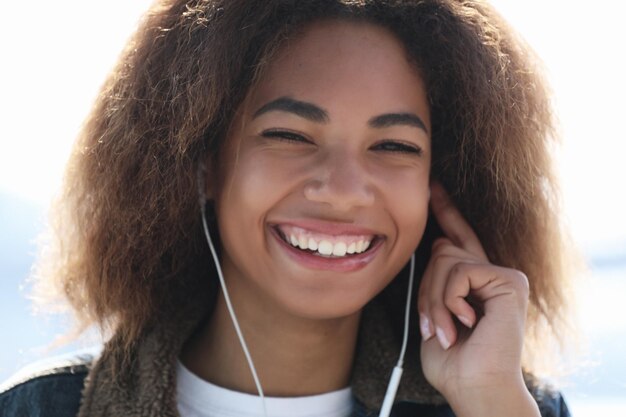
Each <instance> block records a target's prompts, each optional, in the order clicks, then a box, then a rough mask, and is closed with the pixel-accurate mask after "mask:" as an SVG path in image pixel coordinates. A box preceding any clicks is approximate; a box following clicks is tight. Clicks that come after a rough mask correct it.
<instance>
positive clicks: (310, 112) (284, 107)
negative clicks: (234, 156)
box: [252, 96, 428, 133]
mask: <svg viewBox="0 0 626 417" xmlns="http://www.w3.org/2000/svg"><path fill="white" fill-rule="evenodd" d="M271 111H284V112H288V113H293V114H295V115H297V116H300V117H303V118H305V119H308V120H310V121H312V122H316V123H328V121H329V120H330V118H329V117H328V112H327V111H326V110H324V109H322V108H321V107H319V106H317V105H315V104H313V103H309V102H306V101H300V100H296V99H294V98H291V97H287V96H284V97H279V98H277V99H276V100H272V101H270V102H269V103H266V104H264V105H263V106H261V108H260V109H258V110H257V111H256V112H255V113H254V115H252V118H253V119H255V118H257V117H259V116H261V115H262V114H265V113H268V112H271ZM367 124H368V125H369V126H370V127H373V128H377V129H382V128H386V127H391V126H398V125H400V126H412V127H417V128H419V129H422V130H423V131H424V132H426V133H428V129H427V128H426V124H425V123H424V122H423V121H422V119H421V118H420V117H419V116H418V115H416V114H414V113H385V114H381V115H378V116H374V117H372V118H371V119H369V120H368V122H367Z"/></svg>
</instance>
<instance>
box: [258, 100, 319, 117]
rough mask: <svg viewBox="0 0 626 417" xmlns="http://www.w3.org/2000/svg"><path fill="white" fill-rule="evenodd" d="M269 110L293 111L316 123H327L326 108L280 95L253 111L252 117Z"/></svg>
mask: <svg viewBox="0 0 626 417" xmlns="http://www.w3.org/2000/svg"><path fill="white" fill-rule="evenodd" d="M270 111H284V112H288V113H293V114H296V115H298V116H300V117H303V118H305V119H308V120H311V121H312V122H316V123H327V122H328V120H329V117H328V113H327V112H326V110H324V109H322V108H320V107H318V106H316V105H315V104H312V103H307V102H305V101H300V100H296V99H293V98H291V97H280V98H277V99H276V100H273V101H270V102H269V103H267V104H264V105H263V106H262V107H261V108H260V109H258V110H257V111H256V112H255V113H254V115H253V116H252V118H253V119H254V118H256V117H259V116H260V115H262V114H265V113H267V112H270Z"/></svg>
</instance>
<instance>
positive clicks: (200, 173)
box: [198, 165, 268, 417]
mask: <svg viewBox="0 0 626 417" xmlns="http://www.w3.org/2000/svg"><path fill="white" fill-rule="evenodd" d="M198 188H199V194H200V211H201V214H202V226H203V228H204V235H205V236H206V239H207V242H208V244H209V249H210V250H211V256H212V257H213V262H215V268H216V269H217V275H218V277H219V280H220V285H221V287H222V292H223V293H224V300H225V301H226V307H227V308H228V313H229V314H230V318H231V320H232V322H233V326H234V327H235V332H236V333H237V337H238V338H239V343H240V344H241V348H242V349H243V353H244V355H245V356H246V361H248V367H249V368H250V372H251V373H252V378H253V379H254V384H255V385H256V389H257V391H258V392H259V397H260V398H261V403H262V404H263V415H264V416H265V417H268V414H267V405H266V403H265V395H264V394H263V387H261V381H260V380H259V376H258V375H257V372H256V368H255V367H254V362H253V361H252V356H251V355H250V351H249V350H248V345H246V341H245V339H244V337H243V333H242V331H241V328H240V327H239V322H238V321H237V315H236V314H235V309H234V308H233V305H232V303H231V301H230V296H229V295H228V289H227V288H226V281H225V280H224V274H223V273H222V267H221V265H220V262H219V259H218V256H217V251H216V250H215V246H214V245H213V240H212V239H211V234H210V233H209V225H208V222H207V220H206V208H205V204H206V198H205V194H204V166H203V165H200V169H199V170H198Z"/></svg>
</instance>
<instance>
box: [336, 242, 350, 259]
mask: <svg viewBox="0 0 626 417" xmlns="http://www.w3.org/2000/svg"><path fill="white" fill-rule="evenodd" d="M346 249H347V248H346V244H345V243H343V242H337V243H335V247H334V248H333V255H335V256H344V255H345V254H346Z"/></svg>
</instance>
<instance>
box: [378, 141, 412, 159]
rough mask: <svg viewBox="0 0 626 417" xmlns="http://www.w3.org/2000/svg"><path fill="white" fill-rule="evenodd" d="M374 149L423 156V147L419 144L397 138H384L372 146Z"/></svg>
mask: <svg viewBox="0 0 626 417" xmlns="http://www.w3.org/2000/svg"><path fill="white" fill-rule="evenodd" d="M372 149H373V150H375V151H384V152H394V153H406V154H415V155H417V156H421V155H422V153H423V151H422V148H420V147H419V146H417V145H413V144H408V143H404V142H398V141H395V140H384V141H382V142H379V143H377V144H376V145H374V146H372Z"/></svg>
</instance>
